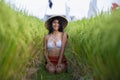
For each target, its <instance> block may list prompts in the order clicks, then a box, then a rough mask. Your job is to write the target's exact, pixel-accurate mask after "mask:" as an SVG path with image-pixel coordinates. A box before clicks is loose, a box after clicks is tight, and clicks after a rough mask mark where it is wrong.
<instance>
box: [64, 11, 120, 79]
mask: <svg viewBox="0 0 120 80" xmlns="http://www.w3.org/2000/svg"><path fill="white" fill-rule="evenodd" d="M119 13H120V10H116V11H113V12H111V15H109V14H101V15H99V16H97V17H94V18H91V19H89V20H87V19H83V20H81V21H75V22H71V23H69V26H68V27H67V28H66V32H68V34H69V44H70V47H71V49H72V53H73V54H74V55H75V57H74V58H75V59H76V61H77V64H76V66H77V67H79V69H78V70H77V71H78V72H80V74H81V75H82V76H84V75H86V74H88V73H90V74H91V76H93V77H94V78H95V80H120V14H119ZM83 73H84V74H83Z"/></svg>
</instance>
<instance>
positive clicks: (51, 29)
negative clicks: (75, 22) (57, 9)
mask: <svg viewBox="0 0 120 80" xmlns="http://www.w3.org/2000/svg"><path fill="white" fill-rule="evenodd" d="M54 20H58V22H59V29H58V31H60V32H63V25H62V21H61V20H60V19H59V18H56V17H55V18H53V19H52V20H51V21H50V22H49V26H48V31H49V32H48V34H50V33H52V32H53V30H54V29H53V27H52V23H53V21H54Z"/></svg>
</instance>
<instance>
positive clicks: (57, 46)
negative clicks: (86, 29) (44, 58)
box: [47, 37, 62, 50]
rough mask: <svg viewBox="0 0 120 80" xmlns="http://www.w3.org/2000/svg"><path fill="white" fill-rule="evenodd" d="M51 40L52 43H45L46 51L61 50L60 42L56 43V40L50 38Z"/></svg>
mask: <svg viewBox="0 0 120 80" xmlns="http://www.w3.org/2000/svg"><path fill="white" fill-rule="evenodd" d="M52 40H53V41H50V40H48V41H47V49H48V50H49V49H52V48H61V45H62V41H61V40H57V41H56V39H54V38H53V37H52Z"/></svg>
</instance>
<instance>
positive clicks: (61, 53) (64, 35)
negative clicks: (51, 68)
mask: <svg viewBox="0 0 120 80" xmlns="http://www.w3.org/2000/svg"><path fill="white" fill-rule="evenodd" d="M62 34H63V35H62V46H61V51H60V57H59V60H58V64H59V63H61V61H62V58H63V55H64V50H65V46H66V43H67V34H66V33H62Z"/></svg>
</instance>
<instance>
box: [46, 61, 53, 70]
mask: <svg viewBox="0 0 120 80" xmlns="http://www.w3.org/2000/svg"><path fill="white" fill-rule="evenodd" d="M49 66H54V65H53V63H51V62H50V61H49V62H47V64H46V67H47V68H48V67H49Z"/></svg>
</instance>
